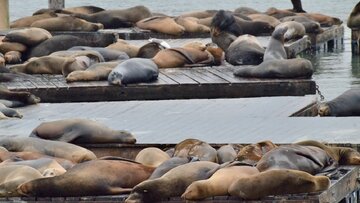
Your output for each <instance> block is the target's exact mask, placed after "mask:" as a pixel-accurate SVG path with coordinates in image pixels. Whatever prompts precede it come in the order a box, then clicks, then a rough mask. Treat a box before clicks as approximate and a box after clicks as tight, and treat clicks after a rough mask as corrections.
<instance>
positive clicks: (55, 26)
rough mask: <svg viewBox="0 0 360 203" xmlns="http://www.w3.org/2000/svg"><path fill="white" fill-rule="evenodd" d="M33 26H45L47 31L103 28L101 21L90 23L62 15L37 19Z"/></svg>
mask: <svg viewBox="0 0 360 203" xmlns="http://www.w3.org/2000/svg"><path fill="white" fill-rule="evenodd" d="M31 27H38V28H43V29H45V30H47V31H97V30H99V29H103V28H104V26H103V25H102V24H101V23H90V22H88V21H86V20H83V19H79V18H76V17H73V16H60V17H55V18H47V19H43V20H38V21H35V22H34V23H32V24H31Z"/></svg>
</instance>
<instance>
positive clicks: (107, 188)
mask: <svg viewBox="0 0 360 203" xmlns="http://www.w3.org/2000/svg"><path fill="white" fill-rule="evenodd" d="M153 170H154V168H151V167H146V166H143V165H141V164H138V163H133V162H128V161H120V160H93V161H88V162H84V163H81V164H77V165H75V166H74V167H73V168H71V169H69V170H68V171H67V172H66V173H64V174H63V175H60V176H55V177H51V178H44V179H38V180H36V181H35V180H34V181H29V182H27V183H24V184H22V185H20V186H19V190H18V191H19V192H20V194H22V195H26V196H36V197H49V196H50V197H72V196H93V195H119V194H124V193H128V192H130V191H131V188H132V187H134V186H135V185H137V184H139V183H140V182H142V181H144V180H146V179H147V178H148V177H149V176H150V174H151V173H152V171H153Z"/></svg>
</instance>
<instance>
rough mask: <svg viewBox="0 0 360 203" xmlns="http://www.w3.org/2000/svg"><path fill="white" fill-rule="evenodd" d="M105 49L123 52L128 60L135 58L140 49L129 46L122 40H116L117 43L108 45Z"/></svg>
mask: <svg viewBox="0 0 360 203" xmlns="http://www.w3.org/2000/svg"><path fill="white" fill-rule="evenodd" d="M106 48H108V49H114V50H118V51H123V52H125V53H126V54H127V55H129V57H130V58H133V57H136V56H137V55H138V53H139V49H140V47H138V46H135V45H132V44H129V43H127V42H126V41H125V40H123V39H118V40H117V42H115V43H113V44H110V45H109V46H107V47H106Z"/></svg>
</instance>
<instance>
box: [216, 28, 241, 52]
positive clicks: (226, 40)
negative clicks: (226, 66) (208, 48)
mask: <svg viewBox="0 0 360 203" xmlns="http://www.w3.org/2000/svg"><path fill="white" fill-rule="evenodd" d="M210 36H211V41H212V43H214V44H216V45H217V46H218V47H220V48H221V49H222V50H224V51H226V50H227V49H228V48H229V46H230V44H231V43H233V42H234V41H235V40H236V39H237V37H236V36H235V35H233V34H230V33H228V32H222V31H220V30H217V29H211V32H210Z"/></svg>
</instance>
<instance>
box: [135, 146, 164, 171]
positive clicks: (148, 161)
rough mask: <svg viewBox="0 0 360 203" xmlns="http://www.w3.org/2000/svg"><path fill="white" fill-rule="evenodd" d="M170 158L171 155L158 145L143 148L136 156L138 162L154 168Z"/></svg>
mask: <svg viewBox="0 0 360 203" xmlns="http://www.w3.org/2000/svg"><path fill="white" fill-rule="evenodd" d="M168 159H170V156H169V155H168V154H167V153H166V152H164V151H162V150H161V149H159V148H156V147H147V148H145V149H142V150H141V151H140V152H139V153H138V154H137V155H136V157H135V161H136V162H139V163H141V164H143V165H145V166H149V167H154V168H156V167H158V166H159V165H161V164H162V163H163V162H164V161H166V160H168Z"/></svg>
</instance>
